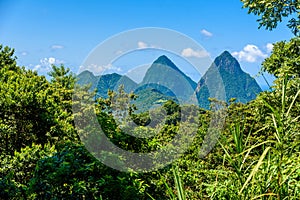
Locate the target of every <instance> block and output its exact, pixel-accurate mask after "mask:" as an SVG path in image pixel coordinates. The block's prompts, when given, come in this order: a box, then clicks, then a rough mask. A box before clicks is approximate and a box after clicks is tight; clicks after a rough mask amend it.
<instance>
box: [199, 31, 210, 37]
mask: <svg viewBox="0 0 300 200" xmlns="http://www.w3.org/2000/svg"><path fill="white" fill-rule="evenodd" d="M200 32H201V34H202V35H204V36H206V37H212V36H213V34H212V33H211V32H209V31H208V30H205V29H202V30H201V31H200Z"/></svg>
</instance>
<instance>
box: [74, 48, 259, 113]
mask: <svg viewBox="0 0 300 200" xmlns="http://www.w3.org/2000/svg"><path fill="white" fill-rule="evenodd" d="M78 83H79V84H88V83H90V84H91V85H92V89H95V88H97V97H103V98H107V97H108V96H107V92H108V90H114V91H117V89H118V87H119V85H121V84H123V85H124V89H125V92H127V93H129V92H132V91H133V92H134V93H135V94H136V95H137V96H138V98H137V99H136V101H135V104H136V105H137V106H138V107H139V109H140V111H141V110H142V111H144V110H147V109H149V108H151V107H152V105H154V104H161V103H162V102H165V101H167V100H169V99H172V100H174V101H177V102H179V101H180V102H187V101H189V100H190V98H191V97H192V96H193V95H195V93H196V96H197V99H198V103H199V105H200V107H203V108H206V109H209V101H208V98H209V97H214V98H217V99H221V100H226V101H228V100H229V99H231V98H236V99H237V101H238V102H242V103H246V102H248V101H250V100H252V99H254V98H255V97H256V95H257V94H258V93H259V92H261V91H262V90H261V88H260V87H259V85H258V84H257V82H256V81H255V79H254V78H252V77H251V76H250V75H249V74H247V73H245V72H244V71H243V70H242V69H241V67H240V64H239V63H238V61H237V60H236V59H235V58H234V57H233V56H232V55H231V54H230V53H229V52H228V51H224V52H223V53H222V54H221V55H220V56H218V57H217V58H216V59H215V60H214V62H213V63H212V65H211V66H210V67H209V68H208V70H207V71H206V73H205V74H204V75H203V77H202V78H201V79H200V80H199V82H198V84H197V83H195V82H194V81H193V80H192V79H191V78H190V77H188V76H187V75H185V74H184V73H183V72H182V71H181V70H180V69H179V68H178V67H177V66H176V65H175V64H174V63H173V62H172V61H171V60H170V59H169V58H168V57H166V56H164V55H163V56H160V57H159V58H158V59H156V60H155V61H154V62H153V63H152V65H151V66H150V68H149V69H148V70H147V72H146V74H145V76H144V78H143V81H142V82H141V83H140V84H137V83H135V82H134V81H133V80H131V79H130V78H128V77H127V76H122V75H120V74H117V73H113V74H105V75H102V76H94V75H93V74H92V73H91V72H89V71H83V72H82V73H81V74H79V75H78Z"/></svg>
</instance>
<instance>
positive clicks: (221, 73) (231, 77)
mask: <svg viewBox="0 0 300 200" xmlns="http://www.w3.org/2000/svg"><path fill="white" fill-rule="evenodd" d="M223 91H225V94H221V97H222V99H221V100H226V101H227V102H228V101H229V100H230V99H231V98H236V101H238V102H242V103H247V102H249V101H251V100H253V99H255V98H256V96H257V95H258V94H259V93H260V92H261V91H262V90H261V88H260V87H259V85H258V84H257V82H256V80H255V79H254V78H252V77H251V76H250V75H249V74H247V73H245V72H244V71H243V70H242V69H241V66H240V64H239V62H238V61H237V60H236V59H235V58H234V57H233V56H232V55H231V54H230V53H229V52H228V51H224V52H223V53H222V54H221V55H220V56H218V57H217V58H216V59H215V60H214V62H213V63H212V65H211V66H210V67H209V68H208V70H207V72H206V73H205V74H204V75H203V77H202V78H201V79H200V81H199V82H198V86H197V90H196V92H197V97H198V100H199V103H200V106H201V107H204V108H208V107H209V101H208V98H209V97H214V98H218V95H220V94H219V93H220V92H223Z"/></svg>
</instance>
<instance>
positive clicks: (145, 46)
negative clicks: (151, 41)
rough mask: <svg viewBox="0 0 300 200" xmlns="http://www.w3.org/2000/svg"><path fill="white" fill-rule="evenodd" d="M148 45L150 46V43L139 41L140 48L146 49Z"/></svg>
mask: <svg viewBox="0 0 300 200" xmlns="http://www.w3.org/2000/svg"><path fill="white" fill-rule="evenodd" d="M147 47H148V44H146V43H145V42H142V41H139V42H138V48H139V49H144V48H147Z"/></svg>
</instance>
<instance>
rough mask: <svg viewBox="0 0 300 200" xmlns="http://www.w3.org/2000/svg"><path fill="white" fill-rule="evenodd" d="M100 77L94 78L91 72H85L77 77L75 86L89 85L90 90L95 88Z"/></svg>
mask: <svg viewBox="0 0 300 200" xmlns="http://www.w3.org/2000/svg"><path fill="white" fill-rule="evenodd" d="M99 78H100V76H95V75H94V74H93V73H92V72H90V71H88V70H85V71H83V72H81V73H80V74H78V75H77V84H79V85H88V84H90V85H91V90H94V89H95V88H96V87H97V83H98V80H99Z"/></svg>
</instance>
